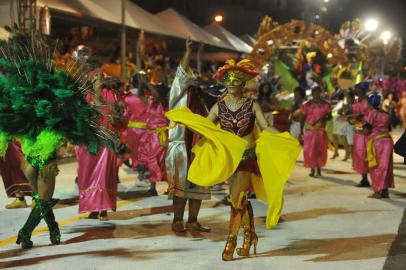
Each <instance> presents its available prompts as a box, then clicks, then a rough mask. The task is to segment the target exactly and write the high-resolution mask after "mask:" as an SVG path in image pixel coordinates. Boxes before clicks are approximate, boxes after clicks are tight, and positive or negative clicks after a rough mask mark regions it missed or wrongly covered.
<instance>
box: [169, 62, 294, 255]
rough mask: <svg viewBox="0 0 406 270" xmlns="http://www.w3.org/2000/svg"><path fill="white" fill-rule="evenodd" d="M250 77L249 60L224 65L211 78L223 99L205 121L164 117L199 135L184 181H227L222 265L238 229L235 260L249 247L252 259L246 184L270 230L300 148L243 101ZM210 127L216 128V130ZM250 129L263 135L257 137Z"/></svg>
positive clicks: (181, 113) (179, 111) (174, 114)
mask: <svg viewBox="0 0 406 270" xmlns="http://www.w3.org/2000/svg"><path fill="white" fill-rule="evenodd" d="M256 74H257V72H256V71H255V69H254V66H253V65H252V64H251V62H250V61H249V60H242V61H240V62H238V63H236V62H235V61H234V60H229V61H227V62H226V65H225V66H223V67H221V68H220V69H219V70H218V72H217V73H216V74H215V75H214V77H215V78H217V79H220V80H222V81H223V82H224V83H225V84H226V85H227V90H228V93H227V95H226V96H225V97H224V98H223V99H222V100H220V101H218V102H217V103H216V104H215V105H214V106H213V108H212V109H211V110H210V113H209V115H208V119H205V118H203V117H201V116H199V115H196V114H193V113H192V112H191V111H190V110H188V109H187V108H185V107H183V108H175V109H173V110H171V111H169V112H167V113H166V116H167V117H168V118H169V119H170V120H171V121H174V122H178V123H181V124H183V125H185V126H187V127H188V128H190V129H191V130H193V131H195V132H197V133H199V134H201V135H202V139H201V140H200V141H199V143H198V144H197V145H195V147H194V148H193V152H194V154H195V158H194V160H193V162H192V164H191V165H190V168H189V172H188V180H189V181H190V182H192V183H194V184H197V185H200V186H212V185H216V184H219V183H222V182H224V181H226V180H227V179H228V181H229V185H230V196H229V201H230V202H231V219H230V227H229V235H228V238H227V243H226V246H225V248H224V251H223V254H222V258H223V260H225V261H230V260H232V259H233V255H234V251H235V250H236V246H237V236H238V231H239V229H240V228H241V227H243V229H244V241H243V244H242V246H241V247H240V248H237V250H236V252H237V254H238V255H239V256H248V255H249V254H250V249H251V246H252V245H254V254H255V253H256V245H257V243H258V237H257V235H256V233H255V228H254V215H253V211H252V206H251V204H250V202H249V201H248V200H247V196H246V192H247V189H248V186H249V184H250V182H251V183H252V185H253V187H254V190H255V193H256V195H257V198H258V199H259V200H261V201H263V202H266V203H267V204H268V205H269V208H268V215H267V221H266V225H267V227H268V228H272V227H273V226H275V225H276V224H277V223H278V219H279V216H280V212H281V208H282V195H283V187H284V184H285V182H286V180H287V179H288V177H289V174H290V172H291V171H292V169H293V167H294V165H295V161H296V158H297V156H298V154H299V152H300V144H299V142H298V141H297V140H296V139H295V138H293V137H292V136H291V135H289V134H288V133H287V132H285V133H278V132H277V130H275V129H274V128H272V127H270V126H269V124H268V121H267V120H266V119H265V116H264V114H263V112H262V110H261V107H260V106H259V105H258V104H257V103H256V102H255V101H254V100H253V99H250V98H246V97H244V96H243V89H244V86H245V83H246V81H248V80H250V79H252V78H253V77H255V76H256ZM213 122H214V123H217V122H218V123H219V125H220V127H221V128H219V127H217V126H216V125H215V124H213ZM255 124H258V127H259V128H260V129H262V130H263V131H264V132H262V133H261V134H260V135H259V133H258V128H256V125H255ZM258 135H259V136H258Z"/></svg>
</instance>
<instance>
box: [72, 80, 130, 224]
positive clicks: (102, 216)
mask: <svg viewBox="0 0 406 270" xmlns="http://www.w3.org/2000/svg"><path fill="white" fill-rule="evenodd" d="M98 76H101V74H97V75H96V76H95V79H94V82H95V90H96V91H95V98H92V97H91V96H90V95H88V102H89V103H90V104H97V105H99V106H101V113H102V114H103V117H102V119H101V121H100V123H99V124H100V125H101V126H103V127H104V128H105V129H107V130H109V131H110V132H112V133H117V134H118V133H119V131H120V126H122V125H121V122H122V121H123V118H122V115H123V109H124V108H123V102H122V100H121V98H120V95H119V94H118V93H117V91H119V90H113V89H111V88H119V86H117V85H115V86H113V87H109V88H107V87H103V86H102V85H100V86H98V85H97V84H98V83H99V82H96V80H100V79H101V78H98ZM106 105H107V106H106ZM117 136H118V135H117ZM76 158H77V161H78V187H79V213H84V212H90V214H89V218H99V220H101V221H105V220H107V219H108V217H107V211H109V210H113V211H115V210H116V205H117V184H118V170H119V167H118V157H117V154H116V153H115V152H114V151H112V150H111V149H109V148H108V147H103V148H101V149H100V150H99V152H98V153H97V154H96V155H94V154H92V153H90V152H89V150H88V149H87V147H86V146H77V147H76Z"/></svg>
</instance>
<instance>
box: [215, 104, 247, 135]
mask: <svg viewBox="0 0 406 270" xmlns="http://www.w3.org/2000/svg"><path fill="white" fill-rule="evenodd" d="M253 106H254V100H253V99H249V98H248V99H247V100H246V101H245V102H244V103H243V105H242V106H241V107H240V108H239V109H238V110H236V111H235V112H233V111H232V110H230V109H229V108H228V106H227V105H226V103H225V101H224V100H222V101H220V102H219V103H218V109H219V111H218V117H219V122H220V126H221V128H222V129H224V130H227V131H230V132H232V133H234V134H235V135H237V136H240V137H244V136H247V135H248V134H250V133H251V132H252V130H253V129H254V124H255V114H254V112H253V108H252V107H253Z"/></svg>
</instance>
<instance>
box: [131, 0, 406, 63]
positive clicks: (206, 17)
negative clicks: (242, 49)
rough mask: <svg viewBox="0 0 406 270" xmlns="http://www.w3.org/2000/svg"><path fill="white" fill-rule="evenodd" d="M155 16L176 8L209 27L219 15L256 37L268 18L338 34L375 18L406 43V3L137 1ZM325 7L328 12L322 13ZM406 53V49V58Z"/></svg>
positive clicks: (391, 0) (233, 29) (376, 0)
mask: <svg viewBox="0 0 406 270" xmlns="http://www.w3.org/2000/svg"><path fill="white" fill-rule="evenodd" d="M133 2H135V3H136V4H137V5H139V6H141V7H142V8H144V9H146V10H148V11H149V12H151V13H157V12H159V11H162V10H164V9H166V8H169V7H172V8H175V9H176V10H177V11H179V12H180V13H181V14H182V15H184V16H185V17H187V18H189V19H190V20H191V21H193V22H194V23H196V24H198V25H200V26H205V25H207V24H209V23H211V22H212V20H213V17H214V15H215V14H216V13H221V14H223V16H224V18H225V20H224V22H223V23H222V24H223V26H224V27H225V28H227V29H228V30H230V31H231V32H233V33H234V34H236V35H242V34H246V33H248V34H251V35H253V34H255V32H256V31H257V29H258V25H259V23H260V22H261V20H262V18H263V17H264V16H265V15H269V16H271V17H272V18H274V19H275V20H277V21H278V22H280V23H284V22H288V21H290V20H291V19H306V20H308V21H309V20H312V19H313V18H314V16H315V15H316V14H318V15H320V24H321V25H322V26H324V27H326V28H327V29H329V30H330V31H332V32H333V33H336V32H337V31H338V29H339V27H340V25H341V24H342V23H343V22H344V21H345V20H350V19H354V18H357V17H358V18H360V19H367V18H369V17H374V18H376V19H377V20H378V21H379V22H380V28H379V30H377V31H381V32H382V31H384V30H389V31H391V32H392V33H394V34H397V35H400V36H401V37H402V38H403V40H404V43H406V0H329V1H328V3H324V0H133ZM323 6H325V7H326V8H327V10H324V11H323V10H322V7H323ZM405 53H406V49H404V55H405Z"/></svg>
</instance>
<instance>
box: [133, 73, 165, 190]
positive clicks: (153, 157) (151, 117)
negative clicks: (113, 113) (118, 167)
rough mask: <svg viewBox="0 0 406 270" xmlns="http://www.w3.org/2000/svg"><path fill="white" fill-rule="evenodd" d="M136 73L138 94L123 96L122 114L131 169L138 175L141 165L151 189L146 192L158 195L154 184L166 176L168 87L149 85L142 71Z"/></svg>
mask: <svg viewBox="0 0 406 270" xmlns="http://www.w3.org/2000/svg"><path fill="white" fill-rule="evenodd" d="M135 76H139V80H140V83H139V85H138V95H134V94H129V95H128V96H127V97H126V99H125V103H126V113H125V116H126V117H127V118H128V119H129V121H128V127H127V130H126V133H127V134H126V142H127V145H128V146H129V148H130V149H131V159H132V163H133V164H132V167H133V169H137V170H138V171H139V174H141V170H140V168H145V169H147V170H148V173H149V177H148V180H149V182H150V189H149V191H148V192H147V195H150V196H157V195H158V193H157V191H156V183H157V182H159V181H162V180H165V179H166V168H165V157H166V149H167V128H166V127H167V125H168V120H167V119H166V117H165V115H164V114H165V110H164V107H163V103H164V100H165V95H166V93H167V89H166V88H165V86H163V85H151V84H149V83H148V82H147V80H146V78H144V77H143V76H141V74H138V75H135ZM134 81H137V80H134ZM146 88H148V90H150V91H151V94H152V95H151V96H146V95H145V93H144V92H145V89H146ZM140 89H141V90H140Z"/></svg>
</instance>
